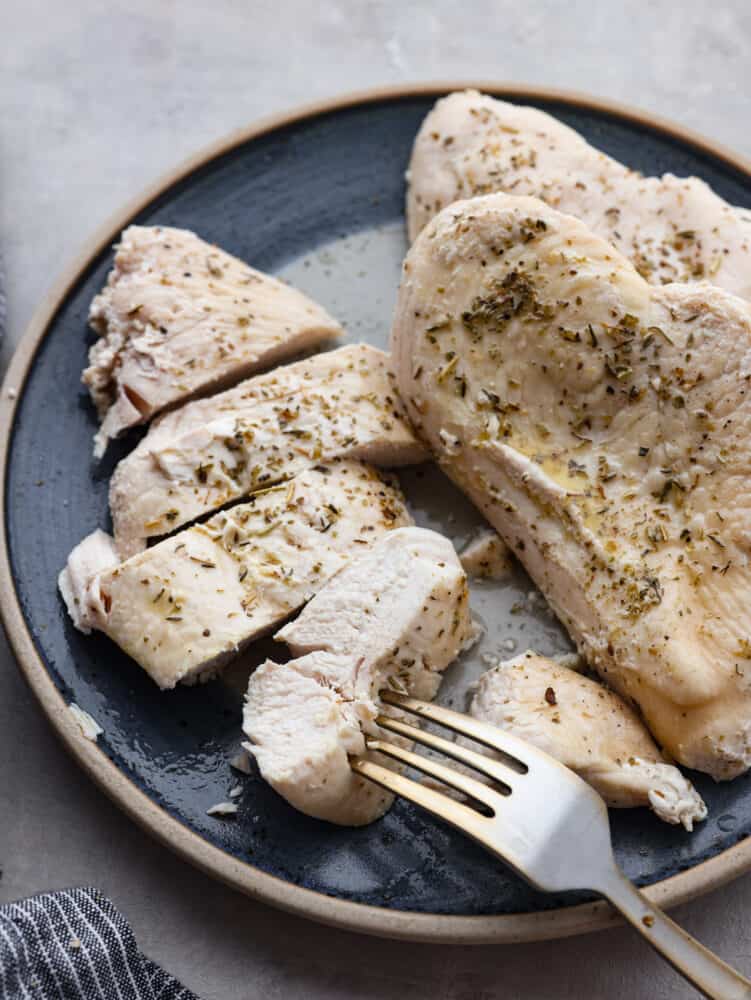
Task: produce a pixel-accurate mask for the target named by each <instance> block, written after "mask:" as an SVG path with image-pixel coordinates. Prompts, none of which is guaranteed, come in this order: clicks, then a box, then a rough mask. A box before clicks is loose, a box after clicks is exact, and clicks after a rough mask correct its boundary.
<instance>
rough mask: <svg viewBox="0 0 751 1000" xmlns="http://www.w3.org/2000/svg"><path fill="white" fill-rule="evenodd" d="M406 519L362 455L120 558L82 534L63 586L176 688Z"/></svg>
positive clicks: (97, 624) (163, 682) (81, 621)
mask: <svg viewBox="0 0 751 1000" xmlns="http://www.w3.org/2000/svg"><path fill="white" fill-rule="evenodd" d="M408 524H411V518H410V516H409V514H408V513H407V510H406V507H405V506H404V501H403V498H402V496H401V493H400V491H399V489H398V487H397V486H396V485H395V484H394V483H391V482H388V481H386V480H385V479H383V478H382V477H381V476H380V475H379V474H378V473H377V472H376V471H375V470H374V469H372V468H370V467H369V466H366V465H363V464H362V463H360V462H349V461H343V462H334V463H332V464H331V465H330V467H328V468H325V469H324V468H321V469H310V470H308V471H306V472H302V473H300V475H298V476H296V477H295V478H294V479H291V480H290V481H289V482H288V483H284V484H282V485H279V486H277V487H274V488H272V489H269V490H266V491H265V492H263V493H258V494H256V495H255V496H254V497H252V498H251V500H250V501H249V502H248V503H243V504H238V505H236V506H234V507H231V508H230V509H229V510H227V511H223V512H222V513H219V514H217V515H215V516H214V517H212V518H211V519H210V520H208V521H207V522H206V523H205V524H198V525H195V526H194V527H192V528H187V529H185V530H184V531H181V532H179V533H178V534H176V535H173V536H171V537H170V538H167V539H165V540H164V541H162V542H160V543H158V544H157V545H154V546H153V547H152V548H150V549H147V550H146V551H144V552H140V553H138V554H137V555H135V556H133V557H132V558H130V559H128V560H126V561H125V562H123V563H121V564H119V565H116V566H112V562H111V552H110V551H108V550H107V548H106V546H101V547H100V551H101V552H102V553H103V555H104V557H105V566H104V567H103V568H102V569H101V572H96V565H95V561H94V559H93V558H92V546H91V545H90V544H88V543H87V542H84V543H82V544H81V545H79V546H78V547H77V548H76V549H74V551H73V553H72V554H71V559H70V562H69V565H68V567H67V568H66V570H64V571H63V574H61V580H60V584H61V590H62V591H63V594H64V595H65V596H66V602H67V603H68V606H69V608H70V609H71V610H72V611H73V613H74V620H75V621H76V623H77V624H78V625H79V627H82V628H83V630H84V631H86V630H89V629H92V628H93V629H98V630H100V631H102V632H104V633H105V634H106V635H108V636H109V637H110V638H111V639H113V640H114V641H115V642H116V643H117V644H118V646H120V647H121V649H123V650H124V651H125V652H126V653H128V655H129V656H132V657H133V659H134V660H136V662H137V663H139V664H140V665H141V667H143V669H144V670H145V671H146V672H147V673H148V674H149V675H150V676H151V677H152V678H153V680H154V681H155V682H156V683H157V684H158V685H159V687H160V688H173V687H174V686H175V685H176V684H177V683H178V682H188V683H190V682H193V681H195V680H196V679H198V678H205V677H208V676H211V675H213V674H214V673H215V672H216V671H217V670H218V669H219V668H220V667H222V666H223V665H224V664H225V663H226V662H227V661H228V660H229V659H231V658H232V657H233V656H234V655H235V654H236V653H237V652H238V651H239V650H240V649H242V648H243V647H244V646H246V645H247V644H248V643H249V642H251V641H252V640H253V639H256V638H258V637H259V636H261V635H264V634H266V633H268V632H270V631H271V630H272V629H273V628H275V627H276V626H278V625H279V624H280V623H281V622H283V621H284V620H285V618H287V617H288V616H289V615H290V614H292V613H293V612H294V611H297V610H298V609H299V608H300V606H301V605H302V604H304V603H305V602H306V601H308V600H309V599H310V598H311V597H312V596H313V595H314V594H315V593H316V592H317V591H318V590H319V589H320V588H321V587H322V586H323V585H324V584H325V583H326V582H327V581H328V580H329V579H330V578H331V577H332V576H334V575H335V574H336V573H337V572H338V571H339V570H340V569H342V567H343V566H345V565H346V564H347V562H348V561H349V560H350V559H352V558H354V557H355V556H356V555H357V554H358V553H359V552H361V551H362V550H363V549H366V548H367V547H368V546H370V545H371V544H372V543H373V542H375V541H377V540H378V539H379V538H380V537H381V536H382V535H383V534H384V533H386V532H388V531H391V530H392V529H394V528H398V527H401V526H403V525H408ZM92 570H93V571H94V572H93V573H92ZM72 585H75V587H76V588H77V589H76V590H75V591H72V590H71V586H72Z"/></svg>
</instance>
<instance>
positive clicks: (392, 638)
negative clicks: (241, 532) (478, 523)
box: [243, 527, 471, 826]
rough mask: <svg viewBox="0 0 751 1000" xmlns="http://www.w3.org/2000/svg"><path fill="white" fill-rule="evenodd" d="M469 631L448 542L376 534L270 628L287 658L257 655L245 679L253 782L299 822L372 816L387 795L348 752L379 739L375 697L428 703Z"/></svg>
mask: <svg viewBox="0 0 751 1000" xmlns="http://www.w3.org/2000/svg"><path fill="white" fill-rule="evenodd" d="M470 632H471V622H470V617H469V609H468V592H467V584H466V576H465V574H464V572H463V570H462V568H461V565H460V563H459V560H458V559H457V556H456V553H455V552H454V549H453V546H452V545H451V543H450V542H449V541H448V540H447V539H445V538H443V537H442V536H441V535H438V534H437V533H435V532H433V531H428V530H426V529H424V528H414V527H412V528H401V529H398V530H396V531H393V532H390V533H389V535H388V536H384V537H382V538H381V539H380V540H379V541H378V542H376V543H375V544H374V545H373V546H372V547H371V548H370V549H368V550H367V551H365V552H364V553H363V554H362V555H360V556H359V558H357V559H355V560H353V561H352V562H351V563H349V564H348V565H347V566H346V567H345V568H344V569H343V570H342V571H341V572H340V573H338V574H337V575H336V576H335V577H334V578H333V579H332V580H331V581H330V582H329V583H328V584H327V585H326V586H325V587H324V588H323V589H321V590H320V591H319V593H318V594H317V595H316V596H315V597H314V598H313V600H312V601H311V602H310V603H309V604H308V605H307V606H306V607H305V608H304V609H303V611H302V612H301V614H300V616H299V617H298V618H297V619H296V620H295V621H293V622H291V623H290V624H289V625H286V626H285V627H284V628H283V629H282V630H281V631H280V632H278V633H277V635H276V638H277V639H281V640H284V641H285V642H286V643H287V644H288V645H289V647H290V649H291V651H292V653H293V654H294V656H295V657H296V658H295V659H293V660H291V661H290V662H288V663H285V664H277V663H274V662H273V661H271V660H268V661H266V663H264V664H262V665H261V666H260V667H259V668H258V669H257V670H256V671H255V673H254V674H253V675H252V676H251V678H250V682H249V685H248V693H247V699H246V704H245V713H244V722H243V728H244V730H245V733H246V734H247V736H248V739H249V740H250V743H249V744H247V748H248V749H249V750H250V751H251V752H252V753H253V754H254V755H255V757H256V760H257V761H258V765H259V767H260V770H261V774H262V775H263V777H264V778H265V779H266V781H268V782H269V784H271V785H272V786H273V787H274V788H275V789H276V790H277V791H278V792H279V794H280V795H283V796H284V798H286V799H287V801H288V802H290V803H291V804H292V805H293V806H295V808H297V809H299V810H301V811H302V812H305V813H307V814H308V815H311V816H316V817H318V818H319V819H326V820H329V821H330V822H332V823H339V824H342V825H352V826H359V825H362V824H364V823H369V822H371V821H372V820H374V819H377V818H378V816H380V815H382V814H383V813H384V812H385V811H386V809H387V808H388V807H389V805H390V804H391V799H392V797H391V795H390V794H388V793H386V792H384V791H383V790H381V789H379V788H377V787H376V786H375V785H373V784H372V783H370V782H367V781H365V780H363V779H362V778H360V777H358V776H357V775H355V774H354V773H353V772H352V770H351V768H350V766H349V756H350V755H353V754H362V753H364V752H365V749H366V748H365V740H366V736H367V735H372V736H376V735H378V734H379V732H380V730H379V728H378V727H377V726H376V724H375V719H376V716H377V715H378V714H379V712H381V711H382V710H383V707H382V706H381V704H380V699H379V691H380V690H382V689H383V688H384V687H387V686H391V687H393V688H394V689H396V690H398V691H401V692H409V693H411V694H414V695H415V696H416V697H418V698H425V699H430V698H432V697H433V696H434V695H435V693H436V691H437V690H438V686H439V685H440V682H441V675H442V672H443V671H444V670H445V669H446V667H447V666H448V665H449V664H450V663H451V662H452V661H453V660H454V659H455V658H456V656H458V654H459V652H460V651H461V649H462V646H463V644H464V643H465V641H466V638H467V636H468V635H469V634H470ZM387 711H392V710H389V709H387ZM384 735H385V736H386V738H387V739H390V740H392V741H394V740H395V737H394V736H393V735H392V734H384ZM380 762H382V761H380Z"/></svg>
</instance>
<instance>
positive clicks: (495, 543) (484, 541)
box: [459, 528, 512, 580]
mask: <svg viewBox="0 0 751 1000" xmlns="http://www.w3.org/2000/svg"><path fill="white" fill-rule="evenodd" d="M459 560H460V562H461V564H462V566H463V567H464V572H465V573H466V574H467V575H468V576H473V577H474V578H475V579H476V580H504V579H505V578H506V577H507V576H508V575H509V574H510V573H511V568H512V560H511V553H510V552H509V549H508V546H507V545H506V543H505V542H504V541H503V539H502V538H501V536H500V535H499V534H498V532H497V531H493V529H492V528H485V529H483V530H482V531H481V532H480V533H479V534H478V535H477V537H476V538H473V539H472V541H471V542H469V543H468V544H467V545H466V546H465V548H463V549H462V551H461V552H460V553H459Z"/></svg>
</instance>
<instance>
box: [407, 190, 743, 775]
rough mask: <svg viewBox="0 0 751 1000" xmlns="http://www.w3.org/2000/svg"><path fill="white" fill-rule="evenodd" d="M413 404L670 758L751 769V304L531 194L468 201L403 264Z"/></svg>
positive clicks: (441, 220) (460, 479) (583, 648)
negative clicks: (670, 268)
mask: <svg viewBox="0 0 751 1000" xmlns="http://www.w3.org/2000/svg"><path fill="white" fill-rule="evenodd" d="M393 349H394V363H395V365H396V370H397V376H398V381H399V387H400V389H401V393H402V398H403V399H404V400H405V402H406V403H407V405H408V408H409V410H410V414H411V416H412V417H413V421H414V422H415V426H416V427H417V428H418V429H419V432H420V433H421V434H422V436H423V437H424V439H425V441H426V442H427V443H428V444H429V445H430V447H431V448H432V450H433V452H434V454H435V455H436V456H437V458H438V460H439V462H440V464H441V465H442V467H443V468H444V469H445V470H446V472H447V473H448V474H449V475H450V476H451V477H452V478H453V479H454V480H455V481H456V483H457V484H458V485H459V486H460V487H461V488H462V489H464V491H465V492H466V493H467V494H468V495H469V496H470V497H471V498H473V499H474V501H475V502H476V503H477V505H478V506H479V507H480V509H481V510H482V511H483V513H484V514H485V516H486V518H487V519H488V521H489V522H490V523H491V524H492V525H493V526H494V527H495V528H496V529H497V530H498V532H499V533H500V534H501V536H502V537H503V539H504V541H506V543H507V544H508V545H509V546H510V547H511V548H512V549H513V550H514V552H515V553H516V554H517V555H518V557H519V558H520V559H521V561H522V562H523V563H524V565H525V566H526V568H527V570H528V572H529V573H530V575H531V576H532V578H533V579H534V580H535V582H536V583H537V584H538V586H539V587H540V589H541V590H542V592H543V593H544V594H545V596H546V597H547V599H548V601H549V603H550V604H551V606H552V608H553V610H554V611H555V612H556V614H557V615H558V617H559V618H560V619H561V621H562V622H563V624H564V625H565V626H566V627H567V629H568V630H569V632H570V634H571V635H572V637H573V638H574V640H575V641H576V643H577V645H578V647H579V650H580V652H581V653H582V654H583V655H584V656H585V658H586V659H587V660H588V662H590V663H592V664H593V665H594V666H595V667H596V668H597V670H598V671H599V672H600V673H601V674H602V675H603V677H604V678H605V679H606V680H607V681H608V684H609V685H610V686H611V687H613V688H615V689H616V690H617V691H618V692H619V693H621V694H623V695H625V696H627V697H629V698H631V699H633V701H634V702H635V703H636V704H637V705H638V706H639V707H640V709H641V711H642V714H643V716H644V718H645V720H646V722H647V724H648V726H649V728H650V730H651V731H652V734H653V735H654V736H655V738H656V741H657V743H658V744H659V745H660V746H662V747H663V748H664V749H665V750H666V751H667V752H669V753H670V755H671V756H672V757H674V758H675V759H676V760H678V761H679V762H681V763H683V764H686V765H687V766H689V767H693V768H697V769H699V770H702V771H706V772H708V773H709V774H711V775H713V776H714V777H715V778H718V779H724V778H732V777H734V776H735V775H737V774H740V773H741V772H743V771H745V770H746V769H747V768H748V766H749V764H750V763H751V566H750V565H749V555H748V554H749V547H750V546H751V505H750V502H749V490H748V481H749V476H751V436H750V432H751V392H749V385H750V384H751V307H750V306H749V304H748V303H746V302H745V301H743V300H741V299H738V298H736V297H734V296H732V295H729V294H728V293H727V292H725V291H723V290H722V289H719V288H716V287H714V286H712V285H709V284H707V283H701V284H694V285H681V284H673V285H666V286H650V285H649V284H647V282H645V281H644V279H643V278H642V277H641V276H640V275H639V274H638V273H637V272H636V271H635V269H634V268H633V266H632V265H631V264H630V263H629V262H628V261H627V260H626V259H625V258H623V257H622V256H621V255H620V254H619V253H618V252H617V251H616V250H615V249H613V248H612V247H611V246H610V245H609V244H608V243H606V242H605V241H604V240H602V239H600V238H599V237H597V236H595V235H594V234H592V233H591V232H590V231H589V230H588V229H587V228H586V227H585V226H584V225H583V223H581V222H580V221H578V220H577V219H574V218H572V217H571V216H566V215H561V214H560V213H558V212H556V211H555V210H553V209H551V208H549V207H548V206H547V205H544V204H543V203H542V202H540V201H538V200H537V199H533V198H515V197H511V196H509V195H503V194H498V195H488V196H486V197H484V198H475V199H472V200H469V201H465V202H459V203H457V204H455V205H453V206H452V207H451V208H449V209H447V210H445V211H444V212H442V213H441V214H440V215H439V216H438V217H437V218H436V219H435V220H434V221H433V222H432V223H430V225H429V226H428V227H427V228H426V229H425V230H424V231H423V233H422V234H421V236H420V237H419V238H418V240H417V242H416V243H415V245H414V247H413V248H412V250H411V251H410V253H409V255H408V257H407V260H406V262H405V265H404V277H403V281H402V286H401V291H400V297H399V303H398V306H397V310H396V316H395V323H394V331H393Z"/></svg>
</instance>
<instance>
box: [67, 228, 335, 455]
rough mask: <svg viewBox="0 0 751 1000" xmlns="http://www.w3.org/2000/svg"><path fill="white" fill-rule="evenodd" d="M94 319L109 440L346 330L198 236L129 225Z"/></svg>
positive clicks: (94, 358) (94, 380) (101, 442)
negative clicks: (166, 411) (154, 416)
mask: <svg viewBox="0 0 751 1000" xmlns="http://www.w3.org/2000/svg"><path fill="white" fill-rule="evenodd" d="M89 322H90V323H91V326H92V327H93V329H94V330H95V331H96V332H97V333H98V334H99V340H97V341H96V343H95V344H94V345H93V347H92V348H91V351H90V354H89V367H88V368H87V369H86V370H85V371H84V373H83V381H84V383H85V384H86V385H87V386H88V387H89V391H90V393H91V397H92V399H93V400H94V403H95V404H96V407H97V410H98V412H99V417H100V419H101V421H102V426H101V428H100V429H99V432H98V433H97V435H96V438H95V449H94V453H95V455H97V456H101V455H102V454H103V453H104V451H105V449H106V447H107V442H108V441H109V439H110V438H113V437H116V436H117V435H118V434H121V433H122V432H123V431H125V430H126V429H127V428H129V427H133V426H134V425H135V424H141V423H144V422H145V421H148V420H150V419H151V417H152V416H153V415H154V414H155V413H159V412H160V410H163V409H164V408H165V407H168V406H174V405H175V404H176V403H179V402H182V401H183V400H185V399H188V398H189V397H191V396H193V395H196V394H198V393H203V392H206V391H207V390H209V389H213V388H216V387H217V386H221V385H223V384H224V385H226V384H228V383H231V382H236V381H238V380H239V379H241V378H245V377H246V376H248V375H250V374H251V373H252V372H254V371H258V370H259V369H260V368H263V367H268V366H270V365H272V364H276V363H277V362H279V361H280V360H282V359H283V358H288V357H290V356H291V355H293V354H295V353H297V352H299V351H301V350H304V349H307V348H309V347H312V346H313V345H315V344H318V343H320V342H321V341H322V340H326V339H328V338H330V337H336V336H338V335H339V334H340V333H341V332H342V330H341V327H340V325H339V324H338V323H337V322H336V320H334V319H332V317H331V316H329V314H328V313H327V312H326V311H325V309H323V308H321V306H319V305H317V304H316V303H315V302H313V301H312V300H311V299H309V298H308V297H307V296H305V295H303V294H302V293H301V292H298V291H295V289H294V288H290V287H289V286H287V285H285V284H284V283H283V282H281V281H277V280H276V279H275V278H271V277H269V276H268V275H267V274H262V273H261V272H260V271H255V270H254V269H253V268H251V267H248V265H247V264H245V263H243V261H241V260H238V259H237V258H236V257H232V256H230V254H228V253H225V252H224V251H223V250H220V249H219V248H218V247H216V246H212V245H211V244H209V243H205V242H204V241H203V240H202V239H200V238H199V237H198V236H196V235H195V233H191V232H188V231H187V230H185V229H171V228H168V227H163V226H130V227H129V228H128V229H126V230H125V231H124V232H123V234H122V236H121V238H120V244H119V246H118V249H117V254H116V255H115V264H114V267H113V269H112V271H111V272H110V274H109V276H108V278H107V284H106V286H105V287H104V289H103V290H102V292H100V294H99V295H97V297H96V298H95V299H94V301H93V302H92V304H91V310H90V313H89Z"/></svg>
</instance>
